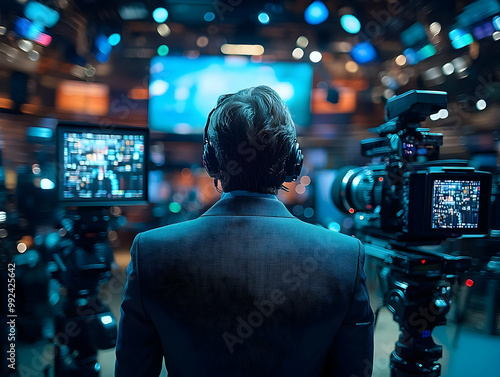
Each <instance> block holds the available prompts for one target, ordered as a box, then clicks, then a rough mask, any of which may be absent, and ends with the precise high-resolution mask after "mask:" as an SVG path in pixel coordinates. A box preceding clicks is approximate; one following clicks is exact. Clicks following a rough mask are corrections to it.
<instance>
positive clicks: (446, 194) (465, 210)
mask: <svg viewBox="0 0 500 377" xmlns="http://www.w3.org/2000/svg"><path fill="white" fill-rule="evenodd" d="M480 190H481V181H469V180H464V181H462V180H454V179H436V180H434V182H433V187H432V212H431V216H432V229H477V228H478V227H479V198H480Z"/></svg>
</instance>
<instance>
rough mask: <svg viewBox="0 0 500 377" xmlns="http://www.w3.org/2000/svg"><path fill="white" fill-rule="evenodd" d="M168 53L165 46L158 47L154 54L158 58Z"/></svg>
mask: <svg viewBox="0 0 500 377" xmlns="http://www.w3.org/2000/svg"><path fill="white" fill-rule="evenodd" d="M168 51H169V49H168V46H167V45H161V46H160V47H158V50H157V51H156V52H157V53H158V55H160V56H165V55H167V54H168Z"/></svg>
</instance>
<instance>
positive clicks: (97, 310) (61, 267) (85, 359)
mask: <svg viewBox="0 0 500 377" xmlns="http://www.w3.org/2000/svg"><path fill="white" fill-rule="evenodd" d="M109 220H110V216H109V214H108V211H106V210H100V209H92V208H89V209H85V210H84V209H80V210H79V211H78V212H74V213H70V212H68V217H67V218H65V219H64V220H63V225H64V229H65V230H66V232H67V235H68V236H70V237H68V238H66V239H61V240H60V241H59V242H57V243H56V244H54V245H53V246H52V247H51V249H50V252H51V253H52V256H53V259H54V261H55V263H56V265H57V270H56V271H53V275H54V277H55V278H56V279H57V280H58V281H59V282H60V283H61V285H62V287H63V291H64V292H65V294H64V295H63V298H62V300H61V302H60V304H59V305H58V307H57V310H56V311H57V312H56V321H55V330H56V336H55V338H54V344H55V347H56V353H55V373H54V375H55V376H56V377H70V376H71V377H97V376H99V371H100V365H99V363H98V362H97V350H99V349H108V348H112V347H114V346H115V344H116V335H117V326H116V321H115V319H114V316H113V314H112V312H111V311H110V309H109V308H108V307H107V306H106V305H104V304H103V303H102V302H101V301H100V299H99V295H98V293H99V289H100V286H101V284H102V283H103V282H104V281H106V280H108V279H109V277H110V269H111V264H112V262H113V254H112V251H111V248H110V246H109V243H108V242H107V237H106V235H107V226H108V224H107V223H108V221H109Z"/></svg>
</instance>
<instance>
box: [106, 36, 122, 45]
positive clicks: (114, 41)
mask: <svg viewBox="0 0 500 377" xmlns="http://www.w3.org/2000/svg"><path fill="white" fill-rule="evenodd" d="M121 40H122V37H121V36H120V34H118V33H113V34H111V35H110V36H109V37H108V43H109V44H110V45H111V46H116V45H117V44H118V43H120V41H121Z"/></svg>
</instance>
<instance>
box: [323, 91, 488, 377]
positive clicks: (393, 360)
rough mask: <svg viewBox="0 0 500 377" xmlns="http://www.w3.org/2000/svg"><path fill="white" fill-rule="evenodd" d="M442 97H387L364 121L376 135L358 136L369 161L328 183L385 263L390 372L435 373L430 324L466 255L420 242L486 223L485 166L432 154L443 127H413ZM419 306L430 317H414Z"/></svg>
mask: <svg viewBox="0 0 500 377" xmlns="http://www.w3.org/2000/svg"><path fill="white" fill-rule="evenodd" d="M446 105H447V97H446V93H445V92H437V91H424V90H411V91H409V92H406V93H404V94H401V95H398V96H395V97H392V98H390V99H389V100H388V101H387V103H386V105H385V120H386V123H384V124H382V125H381V126H379V127H377V128H375V129H372V130H371V131H372V132H376V133H377V134H378V137H376V138H370V139H365V140H362V141H361V153H362V154H363V155H364V156H366V157H371V158H372V163H371V164H370V165H368V166H364V167H355V166H348V167H345V168H343V169H341V170H339V172H338V174H337V176H336V178H335V180H334V182H333V184H332V188H331V197H332V201H333V203H334V204H335V205H336V206H337V207H338V208H339V209H340V210H341V211H343V212H345V213H348V214H354V215H355V216H354V224H355V227H356V235H357V236H359V237H360V238H361V239H362V241H363V242H364V243H365V250H366V253H367V255H369V256H371V257H374V258H376V259H379V260H381V261H383V263H384V267H383V268H382V269H381V270H380V272H379V278H380V289H381V292H382V295H383V303H384V305H385V306H386V307H387V308H388V309H389V310H390V311H391V313H392V314H393V318H394V320H395V321H396V322H397V323H398V324H399V328H400V331H401V333H400V336H399V339H398V341H397V342H396V347H395V350H394V351H393V352H392V354H391V357H390V369H391V376H392V377H408V376H426V377H437V376H439V375H440V374H441V366H440V364H439V363H438V362H437V361H438V360H439V358H441V356H442V347H441V346H439V345H437V344H435V343H434V341H433V339H432V330H433V329H434V328H435V327H436V326H441V325H444V324H446V317H445V316H446V314H447V313H448V311H449V309H450V304H451V286H452V285H453V283H454V282H455V281H457V280H458V279H459V278H460V277H461V276H462V275H463V274H464V273H465V272H466V271H467V270H468V269H469V268H470V266H471V259H470V258H468V257H464V256H452V255H448V254H445V253H440V252H437V251H435V250H432V251H431V250H429V249H426V248H423V247H422V246H425V245H435V244H439V243H440V242H441V241H442V240H444V239H445V238H448V237H459V236H463V235H472V234H474V235H486V234H487V233H488V231H489V224H488V222H489V204H490V203H489V202H490V197H491V182H492V177H491V174H490V173H487V172H482V171H476V170H475V169H474V168H472V167H469V166H468V162H467V161H465V160H439V149H440V147H441V146H442V145H443V135H442V134H439V133H431V132H429V129H428V128H421V127H420V122H422V121H424V120H425V119H426V118H427V116H429V115H432V114H436V113H438V114H439V113H443V112H444V113H445V112H446V111H447V110H445V108H446ZM442 115H446V114H442ZM380 309H381V307H379V308H378V309H377V311H376V314H377V315H376V318H377V317H378V312H379V310H380ZM426 310H431V311H432V312H433V313H434V315H433V317H429V318H430V319H429V318H421V316H420V315H419V314H418V313H425V312H426ZM431 319H432V320H431Z"/></svg>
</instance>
